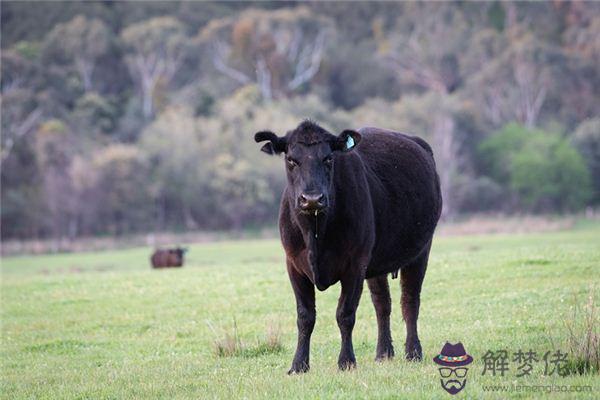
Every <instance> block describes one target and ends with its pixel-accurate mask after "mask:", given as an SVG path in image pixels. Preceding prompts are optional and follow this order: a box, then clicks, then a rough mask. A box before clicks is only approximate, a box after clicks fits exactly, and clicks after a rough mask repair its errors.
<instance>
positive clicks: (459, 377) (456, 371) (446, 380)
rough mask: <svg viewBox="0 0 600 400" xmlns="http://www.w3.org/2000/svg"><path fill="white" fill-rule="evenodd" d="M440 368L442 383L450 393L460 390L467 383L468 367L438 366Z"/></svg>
mask: <svg viewBox="0 0 600 400" xmlns="http://www.w3.org/2000/svg"><path fill="white" fill-rule="evenodd" d="M438 370H439V372H440V377H441V379H440V383H441V384H442V388H443V389H444V390H445V391H446V392H448V393H450V394H456V393H458V392H460V391H461V390H463V388H464V387H465V385H466V384H467V372H468V368H464V367H458V368H449V367H443V368H438Z"/></svg>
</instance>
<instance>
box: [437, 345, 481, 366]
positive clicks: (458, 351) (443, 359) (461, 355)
mask: <svg viewBox="0 0 600 400" xmlns="http://www.w3.org/2000/svg"><path fill="white" fill-rule="evenodd" d="M433 362H435V363H436V364H439V365H443V366H445V367H461V366H463V365H468V364H471V363H472V362H473V357H471V356H470V355H468V354H467V352H466V351H465V347H464V346H463V344H462V343H461V342H458V343H456V344H450V343H448V342H446V344H445V345H444V347H443V348H442V351H441V352H440V354H438V355H437V356H435V357H434V358H433Z"/></svg>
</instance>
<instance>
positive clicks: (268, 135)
mask: <svg viewBox="0 0 600 400" xmlns="http://www.w3.org/2000/svg"><path fill="white" fill-rule="evenodd" d="M254 140H255V141H256V143H259V142H264V141H265V140H268V141H269V142H268V143H265V145H264V146H263V147H261V148H260V151H263V152H265V153H267V154H271V155H272V154H281V153H285V151H286V149H287V141H286V139H285V138H282V137H279V136H277V135H276V134H274V133H273V132H270V131H260V132H257V133H255V134H254Z"/></svg>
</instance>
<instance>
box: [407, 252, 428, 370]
mask: <svg viewBox="0 0 600 400" xmlns="http://www.w3.org/2000/svg"><path fill="white" fill-rule="evenodd" d="M430 249H431V242H430V243H429V244H428V246H427V247H426V248H425V249H424V250H423V252H422V253H421V254H420V255H419V256H418V257H417V258H416V259H415V260H413V261H412V262H411V263H410V264H409V265H407V266H405V267H404V268H402V270H401V271H400V277H401V279H400V284H401V286H402V317H403V318H404V322H405V323H406V343H405V345H404V350H405V354H406V359H407V360H410V361H421V359H422V358H423V351H422V349H421V342H420V341H419V335H418V333H417V319H418V318H419V305H420V303H421V286H422V284H423V278H425V271H426V270H427V261H428V260H429V250H430Z"/></svg>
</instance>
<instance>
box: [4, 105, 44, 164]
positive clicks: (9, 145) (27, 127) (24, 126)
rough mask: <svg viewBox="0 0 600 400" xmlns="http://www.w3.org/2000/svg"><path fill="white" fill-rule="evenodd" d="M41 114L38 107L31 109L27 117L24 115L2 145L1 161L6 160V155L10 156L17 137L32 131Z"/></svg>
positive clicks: (19, 137)
mask: <svg viewBox="0 0 600 400" xmlns="http://www.w3.org/2000/svg"><path fill="white" fill-rule="evenodd" d="M41 116H42V109H41V108H39V107H38V108H36V109H35V110H33V111H32V112H30V113H29V114H28V115H27V117H25V119H24V120H23V122H21V124H19V126H17V127H16V129H15V131H14V135H13V136H12V137H10V138H8V139H6V142H5V143H4V146H3V148H2V152H1V156H0V161H1V162H4V161H6V159H8V157H9V156H10V153H11V152H12V149H13V148H14V146H15V143H16V142H17V141H18V140H19V139H21V138H22V137H23V136H25V135H27V134H29V133H30V132H31V131H33V128H35V126H36V125H37V123H38V122H39V120H40V117H41Z"/></svg>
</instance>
